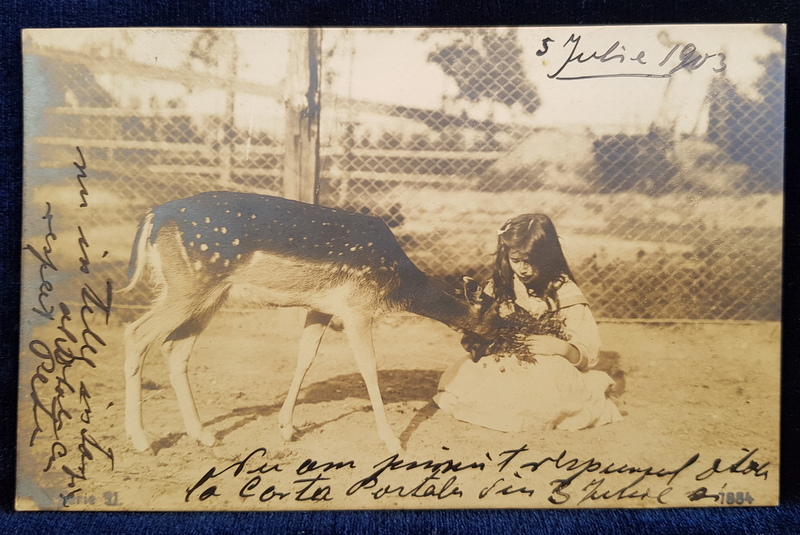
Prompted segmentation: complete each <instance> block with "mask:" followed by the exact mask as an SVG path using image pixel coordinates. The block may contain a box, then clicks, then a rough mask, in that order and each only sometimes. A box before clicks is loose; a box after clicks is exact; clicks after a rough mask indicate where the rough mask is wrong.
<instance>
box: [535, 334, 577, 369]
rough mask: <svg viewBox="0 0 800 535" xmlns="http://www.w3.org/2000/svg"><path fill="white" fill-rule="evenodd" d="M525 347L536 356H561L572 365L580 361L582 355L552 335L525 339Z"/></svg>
mask: <svg viewBox="0 0 800 535" xmlns="http://www.w3.org/2000/svg"><path fill="white" fill-rule="evenodd" d="M525 345H526V346H528V350H529V351H530V352H531V353H533V354H534V355H559V356H562V357H564V358H565V359H567V360H568V361H569V362H571V363H572V364H577V363H578V362H579V361H580V358H581V355H580V352H579V351H578V348H576V347H575V346H574V345H572V344H570V343H569V342H565V341H564V340H562V339H560V338H556V337H555V336H550V335H531V336H527V337H525Z"/></svg>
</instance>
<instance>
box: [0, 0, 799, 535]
mask: <svg viewBox="0 0 800 535" xmlns="http://www.w3.org/2000/svg"><path fill="white" fill-rule="evenodd" d="M0 3H2V5H0V25H1V26H2V37H1V38H0V87H2V96H1V97H0V162H1V163H2V167H1V168H2V170H3V171H2V174H0V188H1V189H0V222H1V223H0V277H2V284H1V285H0V303H1V304H2V310H1V311H0V314H2V317H1V318H0V348H1V349H2V354H1V355H0V407H2V410H0V533H17V532H18V533H80V534H88V533H117V534H124V533H139V532H146V533H149V534H152V535H156V534H160V533H169V534H173V533H181V534H201V533H237V534H238V533H307V534H313V533H328V532H331V533H334V532H335V533H343V534H347V533H383V532H387V533H443V534H446V533H502V532H508V533H540V532H557V533H587V534H597V533H631V532H633V533H639V532H641V533H652V534H672V533H676V534H689V533H712V532H715V533H750V534H757V533H800V484H799V483H800V482H798V457H800V455H798V454H797V453H796V449H797V446H796V445H797V444H800V434H799V433H798V423H800V420H798V412H799V411H798V408H797V406H798V390H800V378H799V377H798V370H797V365H796V363H795V360H796V358H797V355H798V350H797V348H798V342H799V341H800V336H798V326H799V325H800V307H798V303H797V294H798V291H797V285H798V282H799V281H800V278H798V276H797V275H796V274H795V269H796V266H797V258H798V251H799V250H800V240H798V224H797V216H798V214H800V210H798V206H800V197H798V189H799V188H798V181H797V178H798V173H797V172H795V165H796V164H797V163H798V162H797V160H798V159H797V157H796V156H795V154H796V152H797V150H798V148H800V144H798V140H797V132H798V124H797V122H798V121H797V119H798V117H797V110H798V102H799V101H800V94H799V93H798V64H799V63H800V61H798V60H799V59H800V58H798V39H797V37H798V32H797V31H796V30H797V28H796V27H794V24H798V23H800V19H799V18H798V11H800V2H797V1H796V0H767V1H761V2H756V1H754V0H749V1H744V0H727V1H719V0H714V1H708V0H705V1H703V0H701V1H697V0H694V1H686V0H680V1H674V2H665V1H659V2H657V1H653V0H632V1H631V0H629V1H624V0H605V1H604V0H582V1H578V0H553V1H551V2H542V1H537V0H529V1H523V0H519V1H512V2H502V3H501V2H500V1H496V2H490V1H488V0H461V1H459V0H452V1H437V0H415V1H411V0H405V1H401V0H390V1H385V0H383V1H382V0H373V1H367V0H365V1H360V2H359V1H353V2H344V1H339V0H327V1H326V0H318V1H314V0H280V1H270V0H260V1H247V0H228V1H214V0H138V1H137V0H0ZM715 22H721V23H724V22H727V23H733V22H772V23H780V22H784V23H789V40H788V53H787V55H788V62H787V107H786V109H787V122H786V124H787V137H786V152H787V161H786V187H785V188H786V189H785V190H786V226H785V235H786V238H785V247H784V251H785V264H784V273H785V279H786V280H785V282H784V308H783V322H784V330H783V332H784V340H783V350H784V355H783V388H782V398H783V402H782V414H781V419H782V448H781V474H780V477H781V502H782V505H781V506H780V507H777V508H751V509H736V508H734V509H727V508H724V509H723V508H716V509H696V510H687V509H674V510H649V511H630V510H628V511H593V510H585V511H584V510H582V511H538V510H534V511H480V510H479V511H386V512H381V511H377V512H363V511H352V512H317V513H237V514H234V513H149V514H134V513H15V512H13V497H14V458H15V439H14V436H15V432H16V409H15V407H16V402H17V395H16V390H17V380H16V377H17V344H18V320H19V316H18V310H19V296H18V292H19V284H18V278H19V255H20V221H21V215H20V205H21V187H22V170H21V159H22V72H21V43H20V30H21V29H22V28H34V27H101V26H463V25H468V26H475V25H545V24H564V25H575V24H647V23H715ZM793 152H794V153H795V154H792V153H793ZM664 410H665V411H668V410H670V406H669V400H665V402H664ZM665 432H669V430H665ZM154 505H155V506H157V503H155V504H154Z"/></svg>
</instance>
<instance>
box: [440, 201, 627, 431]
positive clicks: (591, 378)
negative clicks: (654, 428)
mask: <svg viewBox="0 0 800 535" xmlns="http://www.w3.org/2000/svg"><path fill="white" fill-rule="evenodd" d="M497 234H498V240H497V253H496V256H495V265H494V273H493V277H492V280H491V281H490V282H489V283H488V284H487V287H486V288H485V290H484V291H485V292H486V293H487V294H488V295H493V296H494V298H495V299H497V300H498V301H500V302H501V303H502V304H501V307H502V308H501V313H503V314H504V315H511V314H512V313H514V311H516V314H521V313H522V312H521V311H525V313H527V314H530V315H531V316H532V317H534V318H540V319H541V321H542V322H545V321H547V322H549V323H551V324H552V323H553V321H555V322H556V323H557V324H558V325H559V327H558V329H557V330H558V333H557V334H559V335H560V337H559V336H556V335H553V334H529V335H526V336H524V337H523V339H522V340H520V341H519V345H520V346H521V347H522V349H523V350H527V351H523V352H524V353H525V354H527V355H529V357H528V358H523V359H520V358H519V354H496V355H492V354H489V355H485V356H483V357H480V355H479V354H477V355H476V354H475V353H473V358H469V357H467V358H465V359H464V360H462V361H459V362H457V363H455V364H454V365H453V366H451V367H450V368H449V369H448V370H447V371H445V373H444V374H443V375H442V378H441V380H440V381H439V393H438V394H437V395H436V397H435V398H434V401H435V402H436V404H437V405H439V407H440V408H441V409H442V410H443V411H445V412H447V413H449V414H451V415H452V416H454V417H456V418H458V419H459V420H463V421H465V422H470V423H474V424H477V425H481V426H484V427H489V428H492V429H498V430H501V431H528V430H535V431H539V430H547V429H583V428H586V427H593V426H598V425H603V424H607V423H610V422H616V421H618V420H621V419H622V416H621V415H620V413H619V411H618V410H617V408H616V406H615V405H614V404H613V403H612V402H611V401H610V400H608V399H607V398H606V396H605V392H606V390H607V389H608V387H609V386H611V385H612V384H613V381H612V380H611V378H610V377H609V376H608V374H606V373H604V372H601V371H597V370H592V369H591V368H592V367H593V366H594V365H595V364H597V359H598V351H599V349H600V336H599V334H598V331H597V324H596V323H595V321H594V317H593V316H592V313H591V311H590V310H589V305H588V302H587V301H586V298H585V297H584V295H583V293H582V292H581V291H580V289H579V288H578V286H577V285H576V284H575V282H574V279H573V276H572V272H571V271H570V269H569V266H568V265H567V261H566V259H565V258H564V253H563V252H562V250H561V245H560V243H559V241H558V236H557V235H556V231H555V227H554V226H553V223H552V222H551V221H550V218H549V217H547V216H546V215H543V214H525V215H520V216H517V217H515V218H513V219H511V220H509V221H508V222H506V224H505V225H503V226H502V227H501V228H500V230H498V231H497ZM503 311H504V312H503ZM516 317H518V316H516ZM465 342H468V341H467V340H465ZM466 345H467V344H465V346H466ZM517 353H519V352H517ZM475 357H478V359H477V360H474V358H475Z"/></svg>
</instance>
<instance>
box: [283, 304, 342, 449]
mask: <svg viewBox="0 0 800 535" xmlns="http://www.w3.org/2000/svg"><path fill="white" fill-rule="evenodd" d="M331 317H332V316H331V315H330V314H325V313H324V312H320V311H318V310H309V311H308V313H307V314H306V323H305V327H303V335H302V336H301V338H300V350H299V351H298V355H297V367H296V368H295V371H294V378H293V379H292V385H291V386H290V387H289V393H288V394H286V400H285V401H284V402H283V407H281V411H280V413H279V414H278V428H279V429H280V432H281V436H282V437H283V439H284V440H286V441H289V440H291V439H292V434H293V433H294V426H293V424H292V419H293V416H294V406H295V404H296V403H297V396H298V394H299V393H300V386H301V385H302V384H303V379H304V378H305V376H306V372H308V369H309V368H310V367H311V363H312V362H314V357H316V356H317V351H318V350H319V344H320V342H321V341H322V335H323V334H325V328H326V327H327V326H328V323H330V321H331Z"/></svg>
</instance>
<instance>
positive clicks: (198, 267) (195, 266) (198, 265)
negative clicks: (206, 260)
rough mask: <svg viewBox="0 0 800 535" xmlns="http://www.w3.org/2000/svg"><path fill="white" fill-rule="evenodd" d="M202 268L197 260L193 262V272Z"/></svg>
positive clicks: (201, 264)
mask: <svg viewBox="0 0 800 535" xmlns="http://www.w3.org/2000/svg"><path fill="white" fill-rule="evenodd" d="M202 268H203V263H202V262H201V261H199V260H197V261H195V263H194V270H195V271H200V270H201V269H202Z"/></svg>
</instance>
